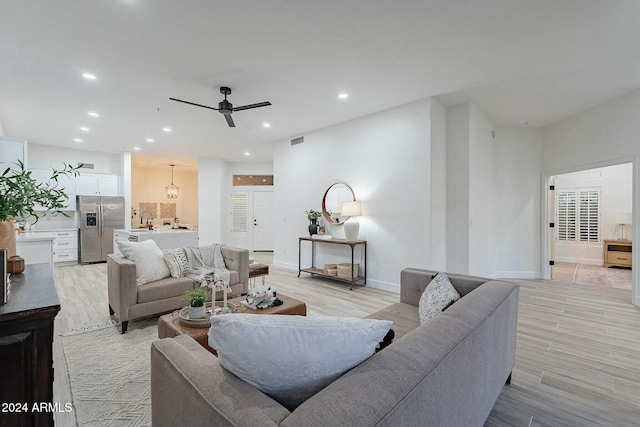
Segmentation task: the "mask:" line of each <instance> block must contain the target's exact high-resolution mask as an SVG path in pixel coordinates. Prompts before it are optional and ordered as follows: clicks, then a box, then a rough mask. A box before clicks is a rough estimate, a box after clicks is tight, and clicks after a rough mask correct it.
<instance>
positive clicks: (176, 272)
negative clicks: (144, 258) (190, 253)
mask: <svg viewBox="0 0 640 427" xmlns="http://www.w3.org/2000/svg"><path fill="white" fill-rule="evenodd" d="M162 256H163V258H164V262H165V263H166V264H167V267H168V268H169V272H170V273H171V277H182V276H185V275H187V274H189V273H191V264H189V260H188V259H187V254H185V253H184V249H182V248H175V249H163V250H162Z"/></svg>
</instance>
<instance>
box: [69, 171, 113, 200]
mask: <svg viewBox="0 0 640 427" xmlns="http://www.w3.org/2000/svg"><path fill="white" fill-rule="evenodd" d="M119 178H120V177H119V176H118V175H112V174H105V173H90V172H81V173H80V175H78V176H77V177H76V194H77V195H79V196H120V179H119Z"/></svg>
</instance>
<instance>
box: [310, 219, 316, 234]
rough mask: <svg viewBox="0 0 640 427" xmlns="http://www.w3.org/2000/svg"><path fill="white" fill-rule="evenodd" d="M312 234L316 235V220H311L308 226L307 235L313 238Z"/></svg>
mask: <svg viewBox="0 0 640 427" xmlns="http://www.w3.org/2000/svg"><path fill="white" fill-rule="evenodd" d="M314 234H318V220H316V219H312V220H311V224H309V235H310V236H313V235H314Z"/></svg>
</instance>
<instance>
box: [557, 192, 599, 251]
mask: <svg viewBox="0 0 640 427" xmlns="http://www.w3.org/2000/svg"><path fill="white" fill-rule="evenodd" d="M556 210H557V221H556V222H557V234H556V238H557V240H559V241H567V242H575V241H579V242H595V243H597V242H598V241H599V239H600V221H599V218H600V190H587V189H581V190H558V192H557V199H556Z"/></svg>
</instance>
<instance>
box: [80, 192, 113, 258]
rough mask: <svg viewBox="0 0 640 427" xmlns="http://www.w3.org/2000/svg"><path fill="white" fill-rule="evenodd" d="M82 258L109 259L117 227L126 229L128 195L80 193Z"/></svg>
mask: <svg viewBox="0 0 640 427" xmlns="http://www.w3.org/2000/svg"><path fill="white" fill-rule="evenodd" d="M77 201H78V222H79V227H78V228H79V232H78V258H79V260H80V262H81V263H87V262H100V261H106V260H107V254H110V253H113V230H115V229H122V228H124V198H123V197H107V196H77Z"/></svg>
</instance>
